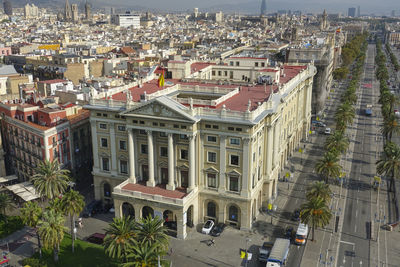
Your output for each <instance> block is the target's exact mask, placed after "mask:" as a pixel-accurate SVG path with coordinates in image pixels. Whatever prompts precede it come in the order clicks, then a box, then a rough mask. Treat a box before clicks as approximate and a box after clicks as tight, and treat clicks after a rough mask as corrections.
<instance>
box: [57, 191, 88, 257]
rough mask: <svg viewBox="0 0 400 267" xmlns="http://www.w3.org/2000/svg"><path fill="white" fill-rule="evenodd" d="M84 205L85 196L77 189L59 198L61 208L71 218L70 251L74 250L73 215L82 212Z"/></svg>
mask: <svg viewBox="0 0 400 267" xmlns="http://www.w3.org/2000/svg"><path fill="white" fill-rule="evenodd" d="M84 207H85V198H84V197H83V196H82V195H81V194H79V192H78V191H75V190H72V189H71V190H70V191H68V192H67V193H65V195H64V196H63V198H62V199H61V209H62V211H63V212H64V214H66V215H69V217H70V218H71V237H72V252H74V243H75V233H74V216H75V214H79V213H81V212H82V210H83V208H84Z"/></svg>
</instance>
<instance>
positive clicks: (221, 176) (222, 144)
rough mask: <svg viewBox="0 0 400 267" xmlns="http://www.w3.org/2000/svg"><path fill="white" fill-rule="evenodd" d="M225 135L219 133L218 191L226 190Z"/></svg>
mask: <svg viewBox="0 0 400 267" xmlns="http://www.w3.org/2000/svg"><path fill="white" fill-rule="evenodd" d="M225 173H226V136H225V135H221V136H220V140H219V183H218V192H224V191H225V190H226V187H225V181H226V175H225Z"/></svg>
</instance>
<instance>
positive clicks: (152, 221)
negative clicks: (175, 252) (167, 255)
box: [137, 216, 169, 252]
mask: <svg viewBox="0 0 400 267" xmlns="http://www.w3.org/2000/svg"><path fill="white" fill-rule="evenodd" d="M137 236H138V237H137V240H143V241H144V242H148V243H150V244H151V245H153V244H159V245H160V246H159V248H160V249H162V250H164V251H166V250H167V249H168V244H169V239H168V235H167V229H166V228H165V226H164V221H163V220H162V219H161V218H159V217H154V218H152V217H150V216H149V217H147V218H142V219H141V220H140V223H139V225H138V229H137ZM158 252H160V251H158Z"/></svg>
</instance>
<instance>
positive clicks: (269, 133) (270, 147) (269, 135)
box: [266, 126, 273, 177]
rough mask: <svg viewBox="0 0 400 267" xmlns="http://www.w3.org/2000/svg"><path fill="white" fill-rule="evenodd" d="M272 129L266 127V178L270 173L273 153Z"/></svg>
mask: <svg viewBox="0 0 400 267" xmlns="http://www.w3.org/2000/svg"><path fill="white" fill-rule="evenodd" d="M272 135H273V132H272V127H271V126H268V130H267V158H266V162H267V173H266V174H267V177H270V176H271V173H272V151H273V139H272Z"/></svg>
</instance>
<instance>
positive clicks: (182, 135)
mask: <svg viewBox="0 0 400 267" xmlns="http://www.w3.org/2000/svg"><path fill="white" fill-rule="evenodd" d="M179 138H180V139H182V140H188V136H187V135H186V134H180V135H179Z"/></svg>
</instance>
